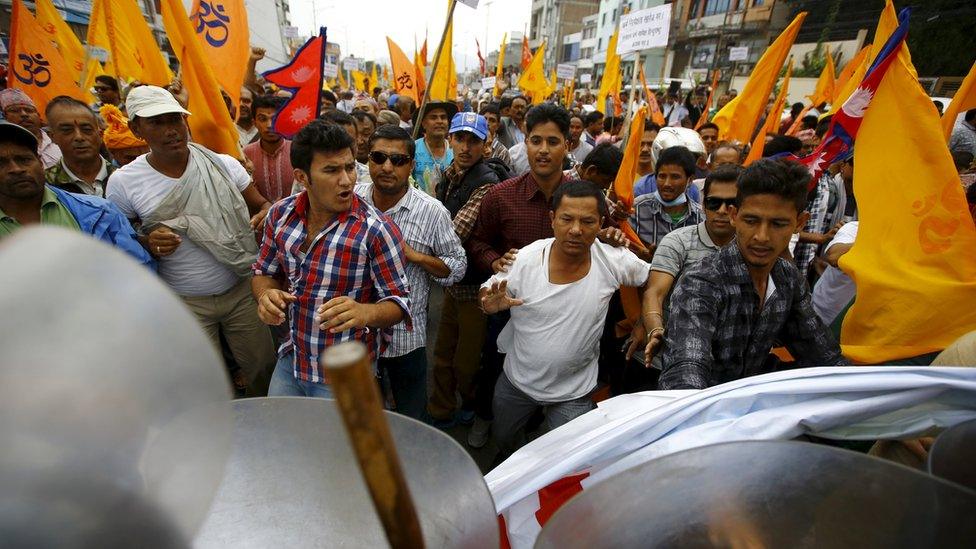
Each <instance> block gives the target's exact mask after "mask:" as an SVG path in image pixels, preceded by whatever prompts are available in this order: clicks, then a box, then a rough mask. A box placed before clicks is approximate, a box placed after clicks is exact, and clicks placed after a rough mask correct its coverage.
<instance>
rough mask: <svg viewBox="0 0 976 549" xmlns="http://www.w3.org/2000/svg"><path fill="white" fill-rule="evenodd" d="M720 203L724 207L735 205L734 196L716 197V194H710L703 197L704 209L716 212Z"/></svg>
mask: <svg viewBox="0 0 976 549" xmlns="http://www.w3.org/2000/svg"><path fill="white" fill-rule="evenodd" d="M722 204H725V206H726V207H731V206H735V198H718V197H716V196H711V197H708V198H706V199H705V209H706V210H710V211H713V212H717V211H718V210H719V209H720V208H721V207H722Z"/></svg>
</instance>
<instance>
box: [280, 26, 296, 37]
mask: <svg viewBox="0 0 976 549" xmlns="http://www.w3.org/2000/svg"><path fill="white" fill-rule="evenodd" d="M282 34H284V35H285V38H298V27H285V28H284V29H283V30H282Z"/></svg>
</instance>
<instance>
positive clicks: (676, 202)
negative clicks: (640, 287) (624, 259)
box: [630, 147, 704, 261]
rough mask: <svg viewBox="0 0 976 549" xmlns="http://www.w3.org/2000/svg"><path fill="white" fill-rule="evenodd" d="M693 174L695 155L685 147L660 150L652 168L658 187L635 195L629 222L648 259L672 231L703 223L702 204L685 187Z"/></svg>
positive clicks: (644, 255)
mask: <svg viewBox="0 0 976 549" xmlns="http://www.w3.org/2000/svg"><path fill="white" fill-rule="evenodd" d="M694 173H695V156H694V155H693V154H691V152H690V151H689V150H688V149H686V148H684V147H671V148H668V149H664V150H663V151H661V155H660V156H659V157H658V159H657V166H655V169H654V176H655V179H656V184H657V190H655V191H654V192H652V193H650V194H645V195H643V196H639V197H637V199H636V200H635V201H634V212H633V214H631V216H630V225H631V227H633V228H634V231H636V232H637V236H639V237H640V239H641V240H642V241H643V242H644V245H645V246H647V250H648V253H645V252H641V255H642V256H643V257H644V259H646V260H647V261H650V254H653V252H654V249H655V247H656V246H657V245H658V244H659V243H660V242H661V239H662V238H664V236H665V235H666V234H668V233H670V232H671V231H673V230H675V229H680V228H681V227H690V226H693V225H697V224H699V223H701V222H702V219H703V217H704V216H703V214H702V211H701V206H700V205H699V204H698V202H696V201H695V200H693V199H692V198H691V197H690V196H689V194H688V192H687V190H688V185H689V184H690V183H691V178H692V176H693V175H694Z"/></svg>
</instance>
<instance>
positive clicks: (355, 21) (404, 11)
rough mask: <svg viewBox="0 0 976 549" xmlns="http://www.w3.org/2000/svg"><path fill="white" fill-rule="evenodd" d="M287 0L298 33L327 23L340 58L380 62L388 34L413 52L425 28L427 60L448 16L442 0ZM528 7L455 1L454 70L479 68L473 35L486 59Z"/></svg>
mask: <svg viewBox="0 0 976 549" xmlns="http://www.w3.org/2000/svg"><path fill="white" fill-rule="evenodd" d="M289 5H290V8H291V22H292V25H294V26H296V27H298V28H299V30H300V32H301V35H302V36H304V37H308V36H309V35H311V34H312V32H313V29H314V28H315V27H316V23H317V25H318V26H324V27H327V28H328V31H327V33H328V40H329V42H337V43H338V44H339V46H340V48H341V49H342V56H343V57H345V56H347V55H349V54H350V53H351V54H353V55H355V56H356V57H359V58H365V59H367V60H370V59H373V60H378V61H381V62H387V60H388V59H389V57H390V55H389V53H388V50H387V46H386V36H387V35H389V36H390V38H392V39H393V41H394V42H396V43H397V45H399V46H400V47H401V48H402V49H403V51H404V52H405V53H406V54H407V55H408V56H412V55H413V48H414V36H416V39H417V47H418V48H419V47H420V46H421V45H422V44H423V41H424V31H425V30H426V31H427V34H428V39H429V43H428V46H427V52H428V54H427V57H428V61H430V60H432V59H433V58H434V51H435V49H436V48H437V40H439V39H440V36H441V33H442V32H443V30H444V21H445V18H446V16H447V0H399V1H396V0H290V4H289ZM313 5H314V7H315V9H314V10H313ZM531 7H532V0H479V2H478V9H477V10H473V9H471V8H470V7H468V6H466V5H464V4H462V3H460V2H459V3H458V5H457V7H456V8H455V9H454V63H455V65H456V66H457V69H458V72H463V71H464V70H465V66H467V70H475V69H477V68H478V56H477V54H476V50H475V38H477V39H478V41H479V42H481V54H482V55H483V56H484V57H485V58H486V59H487V58H488V52H490V51H493V50H497V49H498V46H499V44H501V41H502V35H503V34H504V33H505V32H508V33H511V32H512V31H520V32H522V31H524V30H525V27H526V25H527V24H528V21H529V12H530V11H531ZM313 12H314V13H315V17H314V18H313ZM486 35H487V44H486V43H485V41H486Z"/></svg>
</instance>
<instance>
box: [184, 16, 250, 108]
mask: <svg viewBox="0 0 976 549" xmlns="http://www.w3.org/2000/svg"><path fill="white" fill-rule="evenodd" d="M190 23H192V24H193V30H194V31H195V32H196V33H197V40H198V42H200V45H201V46H202V47H203V55H205V56H206V58H207V60H208V61H209V62H210V70H212V71H213V75H214V78H216V79H217V83H218V84H220V87H222V88H224V91H226V92H227V94H228V95H230V99H231V101H233V102H234V105H235V106H239V105H240V102H241V86H243V85H244V76H245V73H246V72H247V60H248V57H250V54H251V45H250V34H249V32H248V28H247V9H246V8H245V7H244V0H193V7H192V8H191V9H190Z"/></svg>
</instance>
